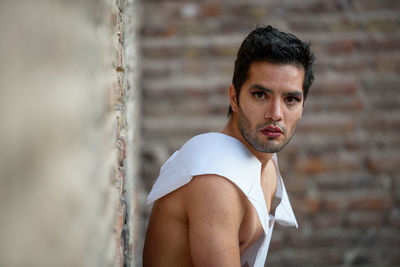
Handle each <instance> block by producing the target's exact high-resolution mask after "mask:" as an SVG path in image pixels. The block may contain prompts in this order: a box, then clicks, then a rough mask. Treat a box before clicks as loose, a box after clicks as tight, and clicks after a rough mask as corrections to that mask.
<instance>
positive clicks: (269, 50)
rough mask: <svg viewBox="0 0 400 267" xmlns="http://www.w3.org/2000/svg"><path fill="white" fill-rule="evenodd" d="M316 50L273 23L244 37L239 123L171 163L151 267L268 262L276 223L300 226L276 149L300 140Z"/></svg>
mask: <svg viewBox="0 0 400 267" xmlns="http://www.w3.org/2000/svg"><path fill="white" fill-rule="evenodd" d="M313 61H314V56H313V54H312V52H311V51H310V48H309V45H308V44H307V43H304V42H302V41H300V40H299V39H298V38H297V37H295V36H294V35H291V34H287V33H283V32H280V31H278V30H277V29H274V28H273V27H271V26H268V27H265V28H261V27H260V28H257V29H255V30H254V31H252V32H251V33H250V34H249V35H248V36H247V37H246V39H245V40H244V41H243V43H242V45H241V47H240V49H239V52H238V54H237V59H236V62H235V70H234V75H233V84H232V85H231V86H230V88H229V100H230V108H229V121H228V122H227V124H226V126H225V127H224V128H223V129H222V130H221V131H220V132H219V133H207V134H202V135H199V136H195V137H193V138H192V139H190V140H189V141H188V142H187V143H186V144H185V145H183V147H182V148H181V149H180V150H179V151H177V152H175V153H174V154H173V155H172V156H171V157H170V158H169V159H168V160H167V162H166V163H165V164H164V165H163V166H162V167H161V171H160V176H159V177H158V179H157V181H156V183H155V184H154V186H153V189H152V191H151V192H150V195H149V197H148V202H149V203H153V202H154V205H153V209H152V213H151V217H150V221H149V225H148V230H147V235H146V241H145V246H144V258H143V262H144V266H157V267H160V266H175V267H177V266H207V267H210V266H216V267H224V266H226V267H235V266H237V267H240V266H259V267H261V266H264V264H265V261H266V257H267V252H268V247H269V242H270V239H271V234H272V229H273V227H274V223H275V221H277V222H278V223H279V224H282V225H285V226H295V227H297V222H296V219H295V217H294V214H293V211H292V208H291V206H290V203H289V200H288V196H287V193H286V190H285V187H284V184H283V181H282V178H281V176H280V173H279V168H278V163H277V157H276V153H277V152H279V151H280V150H281V149H282V148H283V147H285V145H286V144H287V143H288V142H289V141H290V139H291V137H292V135H293V133H294V130H295V128H296V125H297V122H298V121H299V119H300V118H301V115H302V113H303V108H304V101H305V99H306V97H307V93H308V89H309V88H310V86H311V84H312V81H313V71H312V64H313Z"/></svg>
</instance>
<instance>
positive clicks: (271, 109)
mask: <svg viewBox="0 0 400 267" xmlns="http://www.w3.org/2000/svg"><path fill="white" fill-rule="evenodd" d="M265 118H266V119H268V120H273V121H280V120H282V119H283V112H282V103H281V101H280V100H278V99H274V100H273V101H271V102H270V103H269V105H268V108H267V110H266V112H265Z"/></svg>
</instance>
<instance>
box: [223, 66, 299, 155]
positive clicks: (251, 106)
mask: <svg viewBox="0 0 400 267" xmlns="http://www.w3.org/2000/svg"><path fill="white" fill-rule="evenodd" d="M303 80H304V70H303V69H302V68H299V67H297V66H295V65H290V64H285V65H284V64H281V65H278V64H272V63H268V62H254V63H252V64H251V66H250V69H249V73H248V79H247V80H246V82H245V83H244V84H243V85H242V88H241V91H240V95H239V104H238V103H237V101H236V100H235V98H236V93H235V92H234V89H233V90H232V88H231V90H230V97H231V106H232V109H233V111H235V112H236V114H237V124H238V125H237V126H238V128H239V131H240V133H241V134H242V136H243V137H244V139H245V140H246V141H247V142H248V143H249V144H250V145H251V146H252V147H253V148H254V149H255V150H257V151H259V152H263V153H276V152H279V151H280V150H282V148H283V147H285V145H286V144H287V143H289V141H290V139H291V138H292V136H293V133H294V130H295V128H296V125H297V122H298V121H299V119H300V118H301V115H302V113H303V89H302V88H303Z"/></svg>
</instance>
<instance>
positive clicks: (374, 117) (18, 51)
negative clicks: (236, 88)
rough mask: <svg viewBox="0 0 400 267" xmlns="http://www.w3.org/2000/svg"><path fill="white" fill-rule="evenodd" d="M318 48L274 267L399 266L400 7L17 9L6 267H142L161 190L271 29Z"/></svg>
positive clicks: (242, 4) (0, 222) (13, 10)
mask: <svg viewBox="0 0 400 267" xmlns="http://www.w3.org/2000/svg"><path fill="white" fill-rule="evenodd" d="M269 24H270V25H272V26H275V27H277V28H278V29H280V30H282V31H286V32H291V33H293V34H295V35H297V36H298V37H299V38H301V39H302V40H304V41H310V42H311V43H312V49H313V51H314V53H315V54H316V56H317V62H316V65H315V77H316V80H315V83H314V85H313V86H312V87H311V89H310V93H309V97H308V99H307V100H306V106H305V112H304V114H303V118H302V120H301V122H300V123H299V125H298V128H297V132H296V134H295V137H294V138H293V140H292V142H291V143H290V144H289V145H288V146H287V147H286V148H285V149H284V150H283V151H282V152H280V153H279V163H280V169H281V172H282V175H283V177H284V181H285V185H286V188H287V191H288V194H289V197H290V200H291V204H292V206H293V208H294V211H295V214H296V217H297V221H298V223H299V229H288V228H283V227H276V229H275V231H274V233H273V236H272V243H271V247H270V252H269V255H268V263H267V266H332V267H333V266H335V267H336V266H343V267H344V266H370V267H372V266H374V267H375V266H400V174H399V173H400V77H399V72H400V2H399V1H395V0H329V1H322V0H304V1H295V0H279V1H278V0H269V1H261V0H248V1H238V0H219V1H215V0H214V1H211V0H204V1H186V0H174V1H172V0H164V1H161V0H86V1H64V0H38V1H23V0H21V1H12V0H2V1H0V33H1V38H0V59H1V60H0V82H1V87H0V266H1V267H3V266H4V267H8V266H142V263H141V251H142V246H143V238H144V234H145V229H146V223H147V219H148V215H149V212H150V208H151V207H150V206H147V205H146V204H145V200H146V196H147V193H148V192H149V190H150V188H151V185H152V184H153V182H154V181H155V179H156V178H157V176H158V173H159V168H160V166H161V165H162V164H163V162H164V161H165V160H166V159H167V158H168V157H169V156H170V155H171V154H172V153H173V152H174V151H176V150H177V149H179V148H180V146H181V145H182V144H183V143H184V142H185V141H187V140H188V139H189V138H191V137H192V136H193V135H196V134H200V133H204V132H209V131H218V130H219V129H221V128H222V127H223V126H224V125H225V123H226V121H227V110H228V106H229V102H228V94H227V93H228V88H229V85H230V83H231V78H232V74H233V66H234V60H235V56H236V52H237V50H238V47H239V46H240V43H241V42H242V40H243V39H244V38H245V36H247V34H248V33H249V32H250V31H251V30H253V29H254V28H255V27H256V26H257V25H269Z"/></svg>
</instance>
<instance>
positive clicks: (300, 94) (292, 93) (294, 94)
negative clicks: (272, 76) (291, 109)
mask: <svg viewBox="0 0 400 267" xmlns="http://www.w3.org/2000/svg"><path fill="white" fill-rule="evenodd" d="M283 95H284V96H294V97H299V98H302V97H303V92H302V91H290V92H286V93H284V94H283Z"/></svg>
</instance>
